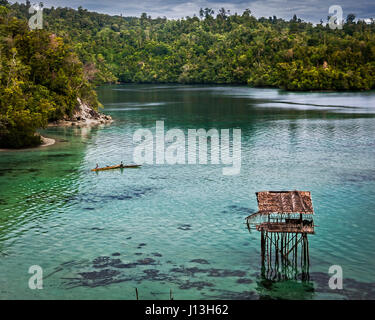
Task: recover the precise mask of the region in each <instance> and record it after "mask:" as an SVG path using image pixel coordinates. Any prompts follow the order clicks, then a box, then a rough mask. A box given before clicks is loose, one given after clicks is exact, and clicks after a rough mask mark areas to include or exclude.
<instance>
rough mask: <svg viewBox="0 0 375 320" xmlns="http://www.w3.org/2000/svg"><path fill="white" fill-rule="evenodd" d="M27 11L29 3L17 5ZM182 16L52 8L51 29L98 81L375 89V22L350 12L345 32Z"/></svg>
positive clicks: (248, 18) (294, 23)
mask: <svg viewBox="0 0 375 320" xmlns="http://www.w3.org/2000/svg"><path fill="white" fill-rule="evenodd" d="M12 8H13V10H14V11H15V12H16V13H17V15H19V16H20V17H21V16H23V17H25V16H28V13H27V6H26V5H24V4H23V5H19V4H15V5H13V6H12ZM197 14H198V16H195V17H186V18H184V19H180V20H177V21H176V20H167V19H165V18H157V19H151V18H150V17H148V16H147V14H142V16H141V17H140V18H135V17H134V18H132V17H121V16H109V15H104V14H99V13H95V12H88V11H87V10H85V9H82V8H79V9H78V10H73V9H68V8H51V9H48V8H45V9H44V18H45V27H46V29H47V30H49V31H51V32H54V33H56V34H58V35H59V36H61V37H63V38H64V39H67V41H69V42H70V43H71V45H72V46H73V47H74V49H75V51H76V52H77V53H78V55H79V56H80V58H81V60H82V61H83V62H84V63H85V69H86V71H87V72H88V73H89V74H90V75H91V80H92V81H95V82H96V83H103V82H115V81H120V82H178V83H223V84H249V85H250V86H272V87H280V88H285V89H288V90H368V89H371V88H375V24H374V23H372V24H366V23H365V22H355V17H353V15H349V16H348V19H347V20H346V22H345V25H344V27H343V30H331V29H330V28H329V27H328V26H326V25H325V24H323V23H321V24H319V25H317V26H313V25H312V24H311V23H306V22H303V21H301V20H300V19H298V18H297V17H296V16H294V18H293V19H292V20H291V21H284V20H282V19H278V18H276V17H270V18H260V19H256V18H255V17H254V16H252V15H251V12H250V10H246V11H245V12H243V13H242V14H240V15H239V14H232V15H231V14H230V13H229V12H228V11H226V10H225V9H221V10H220V11H219V12H218V13H214V12H213V10H211V9H208V8H207V9H201V11H200V12H199V13H197Z"/></svg>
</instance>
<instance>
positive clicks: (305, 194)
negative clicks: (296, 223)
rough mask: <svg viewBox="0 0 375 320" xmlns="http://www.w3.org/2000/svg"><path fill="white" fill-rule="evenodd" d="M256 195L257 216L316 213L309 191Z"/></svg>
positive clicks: (264, 192)
mask: <svg viewBox="0 0 375 320" xmlns="http://www.w3.org/2000/svg"><path fill="white" fill-rule="evenodd" d="M256 195H257V200H258V208H259V212H258V213H257V214H271V213H279V214H285V213H301V214H313V213H314V209H313V206H312V201H311V194H310V192H309V191H261V192H257V193H256Z"/></svg>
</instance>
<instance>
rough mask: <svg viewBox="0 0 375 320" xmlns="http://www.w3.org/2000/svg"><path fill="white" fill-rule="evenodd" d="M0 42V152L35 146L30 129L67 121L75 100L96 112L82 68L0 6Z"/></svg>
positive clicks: (58, 44)
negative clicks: (10, 148) (53, 121)
mask: <svg viewBox="0 0 375 320" xmlns="http://www.w3.org/2000/svg"><path fill="white" fill-rule="evenodd" d="M3 4H4V1H3ZM0 39H1V40H0V146H2V147H13V148H20V147H26V146H34V145H38V144H40V136H39V135H37V134H36V133H35V131H36V129H38V128H43V127H45V126H46V125H47V124H48V121H52V120H58V119H62V118H63V117H64V116H70V115H71V114H72V112H73V110H74V109H75V108H76V107H77V104H78V103H77V98H81V99H82V100H83V101H85V102H86V103H88V104H89V105H91V106H92V107H93V108H97V107H98V100H97V97H96V93H95V91H94V90H93V88H92V87H91V84H89V82H88V80H87V79H86V76H85V73H84V69H83V65H82V63H81V62H80V60H79V58H78V56H77V55H76V54H75V53H74V52H73V51H72V49H71V47H70V46H69V45H67V44H65V43H64V41H63V39H62V38H61V37H59V36H57V35H55V34H53V33H50V32H48V31H46V30H35V31H30V30H29V28H28V24H27V21H26V20H25V19H17V18H16V17H14V14H13V12H12V11H11V10H10V8H9V6H4V5H3V6H0Z"/></svg>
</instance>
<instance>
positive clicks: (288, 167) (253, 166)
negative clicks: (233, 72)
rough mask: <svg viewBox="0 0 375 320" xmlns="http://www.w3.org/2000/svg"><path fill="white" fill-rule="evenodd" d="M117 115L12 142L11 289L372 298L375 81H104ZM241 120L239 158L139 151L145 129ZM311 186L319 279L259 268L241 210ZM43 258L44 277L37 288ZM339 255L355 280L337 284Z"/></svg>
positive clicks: (15, 292) (0, 213)
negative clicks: (136, 158) (294, 89)
mask: <svg viewBox="0 0 375 320" xmlns="http://www.w3.org/2000/svg"><path fill="white" fill-rule="evenodd" d="M98 94H99V98H100V100H101V102H102V103H103V104H104V106H105V107H106V108H105V109H104V112H105V113H108V114H110V115H111V116H112V117H113V118H114V119H115V122H114V123H113V124H112V125H110V126H103V127H100V128H92V129H87V128H84V129H78V128H49V129H47V130H45V131H43V134H45V135H48V136H50V137H53V138H56V139H57V141H58V142H57V144H56V145H54V146H51V147H48V148H45V149H38V150H33V151H15V152H5V153H4V152H2V153H0V274H1V275H2V276H1V277H0V298H1V299H8V298H31V299H57V298H62V299H67V298H74V299H78V298H83V299H135V288H138V291H139V295H140V299H169V294H170V289H172V292H173V296H174V298H175V299H209V298H215V299H222V298H223V299H259V298H290V299H293V298H302V299H328V298H329V299H348V298H349V299H352V298H363V299H374V298H375V274H374V270H375V250H374V249H375V245H374V240H375V229H374V225H375V224H374V223H375V212H374V211H375V210H374V208H375V161H374V159H375V148H374V147H375V93H374V92H371V93H286V92H282V91H279V90H274V89H251V88H247V87H218V86H179V85H124V86H106V87H101V88H99V89H98ZM157 120H164V122H165V130H168V129H171V128H180V129H183V130H184V132H187V130H188V129H199V128H203V129H206V130H208V129H210V128H217V129H223V128H230V129H232V128H240V129H241V131H242V167H241V172H240V174H239V175H235V176H224V175H223V174H222V168H223V165H211V164H208V165H156V164H154V165H144V166H143V167H142V168H141V169H128V170H123V171H120V170H115V171H106V172H100V173H93V172H91V171H90V169H91V168H93V167H95V165H96V163H99V164H100V165H103V166H104V165H110V164H117V163H119V162H120V161H124V163H131V162H133V161H132V160H133V150H134V146H135V145H134V144H133V142H132V138H133V133H134V132H135V130H137V129H139V128H149V129H151V130H154V128H155V121H157ZM294 189H297V190H309V191H311V193H312V199H313V204H314V209H315V217H314V220H315V223H316V225H318V227H316V234H314V235H310V236H309V252H310V269H309V272H310V282H303V281H299V280H289V281H274V282H272V281H268V280H265V279H262V277H261V274H260V273H261V265H260V235H259V234H258V233H257V232H256V231H252V232H251V233H249V231H248V230H247V228H246V225H245V218H246V217H247V216H248V215H249V214H251V213H253V212H255V211H256V210H257V203H256V197H255V192H256V191H260V190H294ZM32 265H39V266H41V267H42V268H43V274H44V282H43V287H44V288H43V290H31V289H29V288H28V280H29V277H30V276H31V274H28V269H29V267H30V266H32ZM331 265H340V266H341V267H342V269H343V272H344V290H331V289H329V287H328V277H329V275H328V268H329V267H330V266H331Z"/></svg>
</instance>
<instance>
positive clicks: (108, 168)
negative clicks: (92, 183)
mask: <svg viewBox="0 0 375 320" xmlns="http://www.w3.org/2000/svg"><path fill="white" fill-rule="evenodd" d="M140 166H141V165H139V164H130V165H121V164H118V165H117V166H109V167H104V168H95V169H92V170H91V171H104V170H112V169H127V168H139V167H140Z"/></svg>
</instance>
